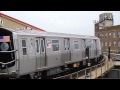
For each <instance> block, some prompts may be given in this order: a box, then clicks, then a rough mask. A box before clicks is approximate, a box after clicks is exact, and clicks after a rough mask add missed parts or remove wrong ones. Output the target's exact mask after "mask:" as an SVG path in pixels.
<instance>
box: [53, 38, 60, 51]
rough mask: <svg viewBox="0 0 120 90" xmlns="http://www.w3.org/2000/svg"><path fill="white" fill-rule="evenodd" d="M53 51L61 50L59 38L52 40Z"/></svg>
mask: <svg viewBox="0 0 120 90" xmlns="http://www.w3.org/2000/svg"><path fill="white" fill-rule="evenodd" d="M52 47H53V51H59V40H52Z"/></svg>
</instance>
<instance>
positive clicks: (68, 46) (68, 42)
mask: <svg viewBox="0 0 120 90" xmlns="http://www.w3.org/2000/svg"><path fill="white" fill-rule="evenodd" d="M67 48H68V50H69V49H70V41H69V39H67Z"/></svg>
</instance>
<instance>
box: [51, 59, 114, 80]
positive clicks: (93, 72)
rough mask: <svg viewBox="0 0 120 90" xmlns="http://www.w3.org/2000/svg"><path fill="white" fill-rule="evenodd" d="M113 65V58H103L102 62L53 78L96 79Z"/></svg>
mask: <svg viewBox="0 0 120 90" xmlns="http://www.w3.org/2000/svg"><path fill="white" fill-rule="evenodd" d="M104 59H106V58H104ZM114 65H115V62H114V60H112V59H110V60H105V61H104V62H102V63H100V64H97V65H95V66H91V67H88V68H86V69H83V70H80V71H77V72H74V73H72V74H68V75H65V76H60V77H56V78H53V79H68V78H69V79H97V78H98V77H99V76H102V75H104V73H106V72H108V71H109V70H110V69H111V68H113V67H114ZM66 77H67V78H66Z"/></svg>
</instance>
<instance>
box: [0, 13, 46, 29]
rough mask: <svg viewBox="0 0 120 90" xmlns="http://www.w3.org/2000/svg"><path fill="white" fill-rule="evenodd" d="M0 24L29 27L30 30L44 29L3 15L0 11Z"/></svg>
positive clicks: (2, 25) (7, 26) (8, 26)
mask: <svg viewBox="0 0 120 90" xmlns="http://www.w3.org/2000/svg"><path fill="white" fill-rule="evenodd" d="M0 26H1V27H6V28H22V29H31V30H32V29H35V30H40V31H45V30H42V29H40V28H38V27H35V26H33V25H30V24H28V23H25V22H23V21H20V20H18V19H15V18H13V17H11V16H8V15H5V14H3V13H1V12H0Z"/></svg>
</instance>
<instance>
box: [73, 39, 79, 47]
mask: <svg viewBox="0 0 120 90" xmlns="http://www.w3.org/2000/svg"><path fill="white" fill-rule="evenodd" d="M74 48H75V49H79V44H78V41H74Z"/></svg>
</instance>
